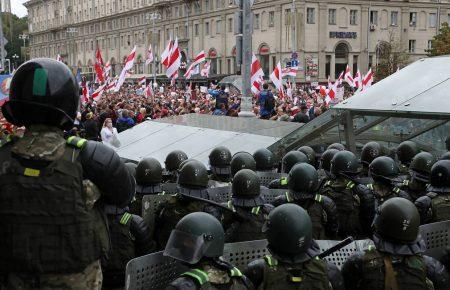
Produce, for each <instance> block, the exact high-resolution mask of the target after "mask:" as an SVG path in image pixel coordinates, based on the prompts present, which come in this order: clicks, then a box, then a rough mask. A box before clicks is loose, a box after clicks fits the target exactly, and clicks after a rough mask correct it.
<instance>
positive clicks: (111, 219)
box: [102, 212, 136, 287]
mask: <svg viewBox="0 0 450 290" xmlns="http://www.w3.org/2000/svg"><path fill="white" fill-rule="evenodd" d="M132 218H133V216H132V215H131V214H130V213H127V212H125V213H123V214H119V215H108V226H109V232H110V236H111V253H110V255H109V258H108V260H106V261H103V262H102V272H103V276H104V284H105V286H109V287H117V286H124V285H125V268H126V266H127V263H128V261H130V260H131V259H133V258H134V257H136V252H135V247H134V237H133V236H132V235H131V232H130V225H131V220H132Z"/></svg>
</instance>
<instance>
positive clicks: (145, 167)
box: [136, 157, 162, 185]
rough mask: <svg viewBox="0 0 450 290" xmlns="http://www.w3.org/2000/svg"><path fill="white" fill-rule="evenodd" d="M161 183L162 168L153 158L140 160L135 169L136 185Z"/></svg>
mask: <svg viewBox="0 0 450 290" xmlns="http://www.w3.org/2000/svg"><path fill="white" fill-rule="evenodd" d="M161 181H162V166H161V163H159V161H158V160H157V159H155V158H152V157H147V158H144V159H142V160H141V161H140V162H139V164H138V166H137V168H136V183H137V184H140V185H154V184H159V183H161Z"/></svg>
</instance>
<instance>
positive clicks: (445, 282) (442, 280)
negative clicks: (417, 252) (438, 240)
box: [423, 256, 450, 290]
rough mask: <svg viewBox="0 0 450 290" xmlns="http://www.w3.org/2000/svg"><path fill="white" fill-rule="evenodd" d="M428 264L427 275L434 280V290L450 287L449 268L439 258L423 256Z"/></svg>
mask: <svg viewBox="0 0 450 290" xmlns="http://www.w3.org/2000/svg"><path fill="white" fill-rule="evenodd" d="M423 259H424V261H425V264H426V266H427V277H428V279H430V280H431V282H433V286H434V290H448V289H450V281H449V275H448V272H447V270H446V269H445V267H444V265H442V264H441V263H440V262H439V261H438V260H436V259H433V258H432V257H428V256H423Z"/></svg>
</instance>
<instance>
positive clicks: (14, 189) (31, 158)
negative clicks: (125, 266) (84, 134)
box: [0, 59, 135, 289]
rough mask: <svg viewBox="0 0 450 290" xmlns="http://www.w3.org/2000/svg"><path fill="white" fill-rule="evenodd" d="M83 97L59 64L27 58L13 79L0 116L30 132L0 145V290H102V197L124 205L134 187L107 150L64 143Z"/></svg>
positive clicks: (76, 140) (95, 144)
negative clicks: (47, 289)
mask: <svg viewBox="0 0 450 290" xmlns="http://www.w3.org/2000/svg"><path fill="white" fill-rule="evenodd" d="M78 93H79V89H78V84H77V82H76V80H75V78H74V76H73V74H72V72H71V71H70V69H69V68H68V67H67V66H66V65H65V64H63V63H61V62H58V61H56V60H52V59H34V60H30V61H28V62H26V63H24V64H23V65H22V66H20V67H19V69H18V70H17V71H16V73H15V74H14V77H13V79H12V82H11V91H10V100H9V101H8V102H7V103H5V104H4V106H3V107H2V112H3V115H4V116H5V117H6V119H7V120H8V121H9V122H11V123H12V124H14V125H17V126H25V127H26V131H25V134H24V136H23V138H20V139H17V140H14V139H13V140H11V141H10V142H9V143H7V144H5V145H3V146H2V148H0V160H1V163H2V166H0V168H1V169H0V188H1V190H0V235H1V236H2V239H1V241H0V260H1V261H2V262H1V263H0V288H2V287H5V288H7V289H17V288H21V289H24V288H25V289H29V288H36V287H37V288H56V287H57V288H61V287H62V288H65V289H100V288H101V283H102V278H101V267H100V258H101V257H102V256H104V255H105V254H106V253H107V252H108V249H109V236H108V231H107V228H106V223H105V216H104V213H103V212H102V211H101V206H100V201H99V200H101V201H103V202H104V203H107V204H112V205H116V206H118V207H124V206H126V205H127V204H128V203H129V202H130V201H131V199H132V198H133V195H134V191H135V183H134V180H133V177H132V176H131V175H130V174H129V173H128V171H127V170H126V168H125V166H124V164H123V162H122V161H121V160H120V158H119V156H118V155H117V154H116V153H115V152H114V150H112V149H111V148H109V147H108V146H105V145H103V144H102V143H99V142H94V141H87V140H84V139H80V138H77V137H70V138H69V139H67V141H66V140H64V138H63V130H69V129H71V128H72V126H73V122H74V118H75V116H76V112H77V109H78V107H79V95H78ZM112 169H114V170H112Z"/></svg>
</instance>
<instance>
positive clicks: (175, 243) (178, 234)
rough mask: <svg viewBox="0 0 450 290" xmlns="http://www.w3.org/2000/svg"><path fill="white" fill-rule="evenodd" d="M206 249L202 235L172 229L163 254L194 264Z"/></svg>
mask: <svg viewBox="0 0 450 290" xmlns="http://www.w3.org/2000/svg"><path fill="white" fill-rule="evenodd" d="M206 250H207V246H206V243H205V238H204V237H203V235H201V236H196V235H193V234H190V233H186V232H182V231H179V230H172V232H171V234H170V237H169V241H168V242H167V244H166V248H165V249H164V256H168V257H171V258H174V259H176V260H179V261H183V262H186V263H188V264H196V263H198V261H200V259H201V258H202V257H203V255H204V254H205V252H206Z"/></svg>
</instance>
